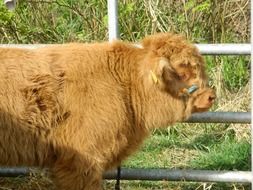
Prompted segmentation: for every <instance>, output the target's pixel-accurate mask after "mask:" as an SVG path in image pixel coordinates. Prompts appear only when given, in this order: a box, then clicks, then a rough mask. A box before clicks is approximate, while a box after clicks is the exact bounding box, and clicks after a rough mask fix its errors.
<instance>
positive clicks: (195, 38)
mask: <svg viewBox="0 0 253 190" xmlns="http://www.w3.org/2000/svg"><path fill="white" fill-rule="evenodd" d="M1 3H2V1H1V2H0V43H32V44H36V43H43V44H46V43H65V42H71V41H80V42H83V41H86V42H87V41H103V40H107V38H108V34H107V33H108V30H107V20H108V17H107V11H106V1H105V0H102V1H99V0H84V1H79V0H55V1H47V0H42V1H37V0H27V1H24V0H20V1H19V4H18V6H17V9H16V10H15V11H14V12H9V11H8V10H6V9H5V7H4V5H3V4H1ZM249 15H250V6H249V1H248V0H241V1H234V0H224V1H217V0H188V1H186V0H182V1H181V0H180V1H173V0H160V1H158V0H150V1H140V0H136V1H135V0H122V1H120V3H119V25H120V26H119V27H120V37H121V39H123V40H129V41H138V40H139V39H140V38H142V37H143V36H145V35H147V34H150V33H154V32H164V31H172V32H177V33H183V34H184V35H185V36H186V37H187V38H188V39H189V40H190V41H192V42H194V43H249V33H250V31H249V20H250V19H249ZM205 59H206V63H207V71H208V73H209V76H210V85H211V86H213V87H215V88H216V93H217V101H216V103H215V106H214V107H213V108H212V111H250V110H251V108H250V101H251V100H250V83H249V79H250V57H249V56H205ZM123 166H124V167H131V168H135V167H138V168H173V169H174V168H178V169H182V168H187V169H210V170H243V171H249V170H250V169H251V137H250V125H248V124H210V123H207V124H177V125H175V126H168V127H165V128H164V129H160V130H155V131H153V132H152V135H151V136H150V138H149V139H147V140H146V142H145V144H144V145H143V147H142V149H141V150H140V151H139V152H137V153H136V154H135V155H133V156H132V157H131V158H129V159H128V160H127V161H126V162H124V163H123ZM114 184H115V181H105V182H104V187H105V189H113V188H114ZM121 186H122V189H123V190H130V189H137V190H144V189H149V190H151V189H172V190H227V189H228V190H230V189H233V190H244V189H247V190H248V189H250V186H249V184H233V183H200V182H199V183H195V182H166V181H161V182H152V181H122V182H121ZM10 189H17V190H35V189H40V190H46V189H48V190H51V189H52V190H53V189H54V187H53V185H52V184H51V181H50V180H49V179H48V176H47V174H46V173H45V172H40V171H36V172H35V174H33V175H31V176H30V177H26V178H23V177H19V178H0V190H10Z"/></svg>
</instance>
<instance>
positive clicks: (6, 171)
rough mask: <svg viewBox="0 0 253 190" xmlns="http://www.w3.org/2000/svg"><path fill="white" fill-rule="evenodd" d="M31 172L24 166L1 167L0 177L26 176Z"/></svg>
mask: <svg viewBox="0 0 253 190" xmlns="http://www.w3.org/2000/svg"><path fill="white" fill-rule="evenodd" d="M30 173H31V169H29V168H26V167H8V168H7V167H1V168H0V177H18V176H28V175H29V174H30Z"/></svg>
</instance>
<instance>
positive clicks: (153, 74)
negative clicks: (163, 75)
mask: <svg viewBox="0 0 253 190" xmlns="http://www.w3.org/2000/svg"><path fill="white" fill-rule="evenodd" d="M150 73H151V77H152V79H153V81H154V83H155V84H157V83H158V78H157V76H156V74H155V73H154V72H153V71H150Z"/></svg>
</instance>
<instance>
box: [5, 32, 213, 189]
mask: <svg viewBox="0 0 253 190" xmlns="http://www.w3.org/2000/svg"><path fill="white" fill-rule="evenodd" d="M141 45H142V48H138V47H136V46H135V45H134V44H132V43H127V42H121V41H114V42H105V43H94V44H81V43H80V44H78V43H75V44H65V45H53V46H48V47H45V48H38V49H34V50H28V49H18V48H16V49H15V48H1V49H0V165H2V166H39V167H48V168H50V171H51V172H52V177H53V180H54V182H55V184H56V185H57V189H60V190H87V189H88V190H97V189H101V182H102V174H103V172H104V171H106V170H108V169H111V168H114V167H117V166H119V165H120V163H121V161H122V160H124V159H125V158H127V156H129V155H130V154H132V153H133V152H134V151H136V150H137V149H138V147H139V146H140V144H141V143H142V142H143V140H144V139H145V137H147V136H148V135H149V132H150V131H151V130H152V129H154V128H159V127H166V126H168V125H171V124H173V123H175V122H180V121H184V120H186V119H187V118H189V117H190V116H191V114H192V113H194V112H202V111H206V110H208V109H209V108H210V107H211V105H212V104H213V101H214V99H215V94H214V92H213V90H212V89H210V88H209V87H208V85H207V76H206V74H205V67H204V61H203V58H202V57H201V55H200V53H199V51H198V50H197V48H196V47H195V46H193V45H191V44H190V43H188V42H187V41H186V40H185V39H184V38H183V37H181V36H179V35H175V34H170V33H161V34H156V35H151V36H148V37H146V38H145V39H144V40H143V41H142V43H141ZM190 89H191V90H190Z"/></svg>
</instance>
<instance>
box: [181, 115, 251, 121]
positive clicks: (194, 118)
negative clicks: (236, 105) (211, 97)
mask: <svg viewBox="0 0 253 190" xmlns="http://www.w3.org/2000/svg"><path fill="white" fill-rule="evenodd" d="M186 122H187V123H251V112H205V113H196V114H193V115H192V116H191V117H190V119H189V120H187V121H186Z"/></svg>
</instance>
